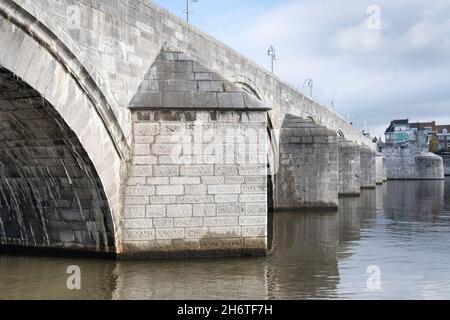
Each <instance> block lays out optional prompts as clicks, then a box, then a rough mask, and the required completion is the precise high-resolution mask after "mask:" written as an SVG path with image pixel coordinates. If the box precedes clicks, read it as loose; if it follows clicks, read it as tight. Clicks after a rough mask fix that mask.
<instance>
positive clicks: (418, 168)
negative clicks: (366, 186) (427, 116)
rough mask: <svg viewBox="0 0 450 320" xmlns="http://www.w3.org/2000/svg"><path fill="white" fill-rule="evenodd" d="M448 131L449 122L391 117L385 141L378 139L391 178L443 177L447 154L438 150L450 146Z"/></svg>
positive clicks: (423, 178)
mask: <svg viewBox="0 0 450 320" xmlns="http://www.w3.org/2000/svg"><path fill="white" fill-rule="evenodd" d="M441 127H442V128H441ZM444 129H445V131H444ZM449 131H450V126H438V125H436V122H435V121H432V122H415V123H410V122H409V119H398V120H393V121H391V124H390V125H389V127H388V128H387V129H386V131H385V133H384V135H385V143H382V142H378V151H379V152H381V153H383V155H384V156H385V157H386V161H387V169H388V179H421V180H428V179H443V177H444V163H443V161H444V160H443V158H444V157H443V156H438V155H436V154H435V153H438V151H439V150H441V149H443V148H447V150H448V146H449V145H450V141H449V140H450V139H448V137H447V134H445V138H444V134H443V132H446V133H447V132H449ZM444 141H445V143H444ZM447 141H448V142H447ZM430 151H431V152H430Z"/></svg>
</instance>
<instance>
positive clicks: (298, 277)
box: [0, 179, 450, 299]
mask: <svg viewBox="0 0 450 320" xmlns="http://www.w3.org/2000/svg"><path fill="white" fill-rule="evenodd" d="M69 265H77V266H79V267H80V268H81V290H68V289H67V287H66V281H67V278H68V277H69V275H68V274H66V270H67V267H68V266H69ZM368 271H374V272H375V273H374V274H370V273H368ZM81 298H83V299H450V180H449V179H447V180H446V181H421V182H416V181H390V182H388V183H387V184H385V185H383V186H379V187H377V189H376V190H365V191H363V193H362V195H361V197H360V198H343V199H341V200H340V210H339V212H338V213H317V212H313V213H300V212H290V213H280V212H277V213H275V214H274V219H273V248H272V251H271V253H270V254H269V255H268V256H267V257H264V258H244V259H212V260H176V261H120V262H116V261H105V260H90V259H86V260H83V259H71V258H44V257H21V256H8V255H6V256H0V299H81Z"/></svg>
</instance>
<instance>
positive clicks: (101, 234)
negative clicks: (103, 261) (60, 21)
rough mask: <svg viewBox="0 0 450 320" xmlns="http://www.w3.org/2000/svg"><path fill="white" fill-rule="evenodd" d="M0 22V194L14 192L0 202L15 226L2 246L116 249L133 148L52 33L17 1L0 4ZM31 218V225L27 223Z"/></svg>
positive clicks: (0, 233) (1, 231) (0, 230)
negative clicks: (0, 184) (124, 180)
mask: <svg viewBox="0 0 450 320" xmlns="http://www.w3.org/2000/svg"><path fill="white" fill-rule="evenodd" d="M1 16H3V17H5V18H6V19H3V18H2V19H0V41H1V42H2V43H3V44H4V45H2V46H1V47H0V68H1V73H2V87H1V96H0V99H1V100H2V111H1V112H2V116H3V117H4V123H3V124H2V125H3V127H1V130H2V131H1V132H0V133H2V136H1V140H0V141H1V142H0V143H1V144H0V147H2V148H3V149H4V152H3V155H2V156H3V157H2V161H3V163H2V164H3V166H2V170H4V175H3V176H2V178H4V179H3V180H2V181H3V183H4V184H3V189H2V190H0V197H2V198H4V199H5V198H6V196H7V195H16V194H18V196H17V197H11V199H10V200H11V201H12V202H11V201H9V200H8V201H3V202H2V206H3V209H4V210H6V212H7V213H4V212H2V214H3V216H2V219H3V220H6V222H11V221H13V220H14V219H15V220H14V221H15V223H16V224H14V223H12V222H11V223H9V229H8V230H6V227H5V225H7V224H8V223H6V222H5V221H2V222H1V225H0V237H1V239H2V241H1V243H3V244H10V245H19V246H32V247H44V248H62V249H80V250H88V251H95V252H103V251H107V252H114V251H116V250H117V247H118V241H117V239H120V237H119V236H118V235H119V230H118V229H119V227H118V226H119V222H120V213H121V189H120V186H121V176H122V172H123V170H124V169H125V164H124V162H125V161H124V160H125V159H127V158H128V152H129V149H128V145H127V142H126V140H125V138H124V135H123V132H122V131H121V128H120V126H119V123H118V121H117V119H116V118H115V116H114V114H113V112H112V110H111V108H110V107H109V105H108V103H107V101H106V98H105V97H104V96H103V95H102V92H101V90H100V89H99V88H98V87H97V86H96V84H95V82H94V80H93V79H92V78H91V77H90V76H89V74H88V73H87V71H86V70H85V69H84V68H83V66H82V65H81V63H80V62H79V61H78V60H77V59H76V58H75V57H74V56H73V54H71V52H70V51H69V49H68V48H67V47H66V46H65V45H64V44H63V43H62V42H61V40H59V39H57V38H56V36H55V35H54V34H53V33H52V32H51V31H50V30H49V29H47V28H46V27H45V26H43V25H42V24H41V23H40V22H39V21H37V19H36V18H34V17H33V16H31V15H30V14H29V13H28V12H26V11H25V10H23V9H22V8H21V7H19V6H17V5H16V4H14V2H12V1H10V2H9V1H8V2H2V3H1V4H0V17H1ZM16 104H17V105H16ZM11 112H18V114H17V115H16V114H13V113H11ZM33 116H36V117H37V118H33ZM27 117H31V118H27ZM33 126H34V127H33ZM5 148H6V149H7V148H12V149H11V150H12V151H10V152H7V151H5V150H6V149H5ZM27 148H33V149H32V150H33V151H32V152H31V151H27V150H29V149H27ZM24 150H25V151H24ZM58 150H59V151H58ZM27 152H28V153H27ZM60 158H61V159H60ZM38 159H44V160H42V163H40V162H39V161H38ZM66 160H67V163H68V164H67V163H66V162H65V161H66ZM45 161H47V162H45ZM71 170H73V172H71ZM71 174H73V175H74V176H71ZM78 178H79V179H81V180H80V181H77V180H76V179H78ZM8 179H9V180H8ZM11 179H18V180H17V181H16V182H17V184H16V185H14V186H12V185H11V181H12V180H11ZM33 179H34V180H33ZM34 183H37V184H38V185H39V187H36V185H35V184H34ZM67 183H68V185H67ZM58 188H59V189H58ZM54 189H56V190H54ZM53 191H54V192H53ZM17 192H18V193H17ZM72 200H74V202H73V201H72ZM5 208H6V209H5ZM47 209H48V210H47ZM60 209H61V210H60ZM63 209H64V210H63ZM35 210H37V211H35ZM12 212H14V213H15V214H17V215H18V216H17V217H16V218H11V217H12ZM36 215H37V216H36ZM26 218H30V219H35V222H30V223H29V225H28V226H26V224H25V225H22V224H21V223H22V222H24V221H25V220H26ZM38 230H40V231H38ZM52 232H53V234H51V233H52ZM115 237H117V239H116V240H115ZM35 240H36V241H35Z"/></svg>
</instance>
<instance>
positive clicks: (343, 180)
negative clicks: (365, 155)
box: [338, 137, 361, 196]
mask: <svg viewBox="0 0 450 320" xmlns="http://www.w3.org/2000/svg"><path fill="white" fill-rule="evenodd" d="M338 139H339V140H338V149H339V195H340V196H359V195H360V194H361V147H360V146H358V145H356V144H355V143H353V142H351V141H347V140H345V139H344V138H343V137H338Z"/></svg>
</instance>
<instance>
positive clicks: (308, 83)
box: [303, 79, 314, 99]
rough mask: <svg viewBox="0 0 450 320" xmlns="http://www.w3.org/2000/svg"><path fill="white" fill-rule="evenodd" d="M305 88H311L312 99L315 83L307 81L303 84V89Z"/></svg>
mask: <svg viewBox="0 0 450 320" xmlns="http://www.w3.org/2000/svg"><path fill="white" fill-rule="evenodd" d="M305 87H309V97H310V98H311V99H312V96H313V88H314V82H313V81H312V79H306V80H305V82H303V88H305Z"/></svg>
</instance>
